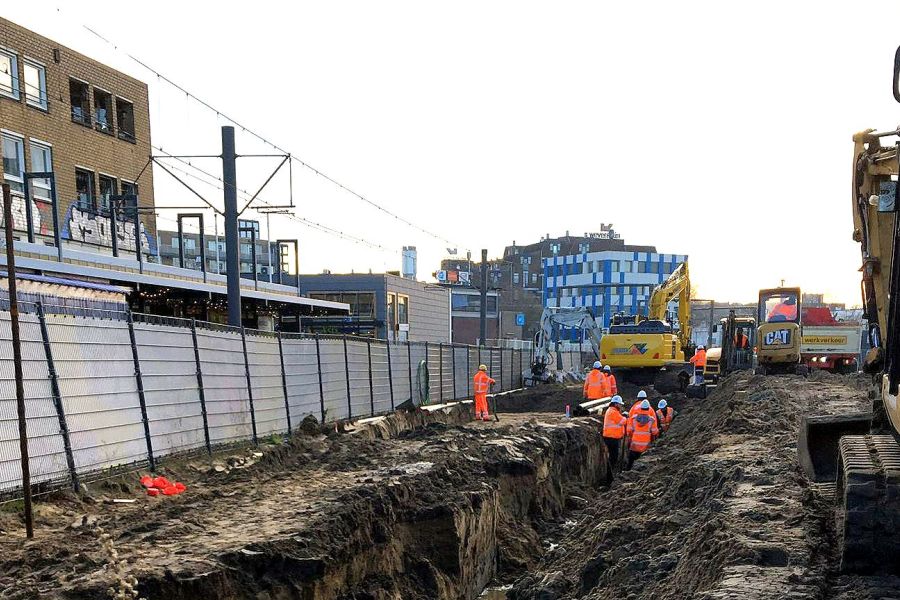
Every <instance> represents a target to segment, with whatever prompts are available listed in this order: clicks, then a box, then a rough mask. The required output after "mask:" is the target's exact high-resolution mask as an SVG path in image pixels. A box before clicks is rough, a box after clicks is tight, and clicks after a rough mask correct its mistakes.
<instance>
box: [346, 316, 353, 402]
mask: <svg viewBox="0 0 900 600" xmlns="http://www.w3.org/2000/svg"><path fill="white" fill-rule="evenodd" d="M344 377H345V378H346V380H347V418H348V419H351V418H353V403H352V402H351V400H350V360H349V359H348V358H347V334H346V333H345V334H344Z"/></svg>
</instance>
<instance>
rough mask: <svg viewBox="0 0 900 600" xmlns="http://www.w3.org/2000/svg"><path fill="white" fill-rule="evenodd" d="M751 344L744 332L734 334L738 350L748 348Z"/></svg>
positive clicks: (735, 345)
mask: <svg viewBox="0 0 900 600" xmlns="http://www.w3.org/2000/svg"><path fill="white" fill-rule="evenodd" d="M749 345H750V339H749V338H748V337H747V336H746V335H744V334H743V333H736V334H734V347H735V348H737V349H738V350H746V349H747V346H749Z"/></svg>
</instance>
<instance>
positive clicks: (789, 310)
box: [766, 302, 797, 321]
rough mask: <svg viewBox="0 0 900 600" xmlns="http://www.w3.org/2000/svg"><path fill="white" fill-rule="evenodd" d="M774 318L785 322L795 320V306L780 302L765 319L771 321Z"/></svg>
mask: <svg viewBox="0 0 900 600" xmlns="http://www.w3.org/2000/svg"><path fill="white" fill-rule="evenodd" d="M775 317H784V320H785V321H793V320H794V319H796V318H797V305H796V304H785V303H784V302H780V303H778V304H776V305H775V306H774V307H773V308H772V310H771V311H769V314H768V316H767V317H766V320H767V321H771V320H772V319H773V318H775Z"/></svg>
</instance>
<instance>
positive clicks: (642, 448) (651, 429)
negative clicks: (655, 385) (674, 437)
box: [625, 399, 659, 469]
mask: <svg viewBox="0 0 900 600" xmlns="http://www.w3.org/2000/svg"><path fill="white" fill-rule="evenodd" d="M632 412H633V413H634V414H632ZM632 412H629V413H628V422H627V423H626V424H625V435H626V436H627V437H628V439H629V442H628V468H629V469H630V468H631V465H633V464H634V461H635V460H636V459H637V458H638V457H639V456H640V455H641V454H643V453H644V452H646V451H647V450H648V449H649V448H650V444H651V443H652V442H653V440H654V439H656V437H657V436H659V427H658V426H657V425H656V415H655V414H653V408H652V407H651V406H650V401H649V400H646V399H644V400H641V404H640V406H639V410H637V411H632Z"/></svg>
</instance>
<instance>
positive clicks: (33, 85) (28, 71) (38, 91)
mask: <svg viewBox="0 0 900 600" xmlns="http://www.w3.org/2000/svg"><path fill="white" fill-rule="evenodd" d="M25 102H27V103H28V104H29V105H30V106H34V107H36V108H40V109H42V110H47V70H46V69H45V68H44V65H41V64H38V63H36V62H33V61H30V60H28V59H25Z"/></svg>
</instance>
